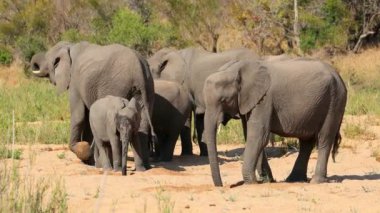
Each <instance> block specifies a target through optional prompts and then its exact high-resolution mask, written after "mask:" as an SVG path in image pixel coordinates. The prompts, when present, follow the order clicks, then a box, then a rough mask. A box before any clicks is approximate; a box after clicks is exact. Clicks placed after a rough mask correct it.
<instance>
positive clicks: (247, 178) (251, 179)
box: [243, 175, 259, 184]
mask: <svg viewBox="0 0 380 213" xmlns="http://www.w3.org/2000/svg"><path fill="white" fill-rule="evenodd" d="M243 180H244V184H258V183H259V182H257V179H256V175H253V176H244V175H243Z"/></svg>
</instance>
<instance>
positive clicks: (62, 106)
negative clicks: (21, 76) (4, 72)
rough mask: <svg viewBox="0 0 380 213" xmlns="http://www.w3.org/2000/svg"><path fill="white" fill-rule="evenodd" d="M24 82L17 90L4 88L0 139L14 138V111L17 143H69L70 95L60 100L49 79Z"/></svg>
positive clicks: (60, 97) (1, 92)
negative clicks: (13, 113) (10, 134)
mask: <svg viewBox="0 0 380 213" xmlns="http://www.w3.org/2000/svg"><path fill="white" fill-rule="evenodd" d="M23 82H24V83H23V84H21V85H19V86H17V87H5V86H4V87H0V100H2V101H0V116H1V117H0V137H1V138H2V139H4V138H6V139H7V138H9V137H10V136H9V132H10V130H11V129H12V112H13V111H14V112H15V122H16V125H15V126H16V128H15V129H16V142H17V143H29V142H31V141H36V140H37V142H39V143H54V144H60V143H67V141H68V137H69V134H68V133H69V118H70V113H69V109H68V100H67V98H68V97H67V93H65V94H62V95H59V96H58V95H57V93H56V91H55V88H54V87H53V86H52V85H51V84H50V83H49V82H48V81H47V80H46V79H33V80H27V81H23ZM37 133H38V134H37ZM36 134H37V138H36Z"/></svg>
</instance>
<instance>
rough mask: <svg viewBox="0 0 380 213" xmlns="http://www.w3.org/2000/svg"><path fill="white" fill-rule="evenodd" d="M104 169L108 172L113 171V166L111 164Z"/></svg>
mask: <svg viewBox="0 0 380 213" xmlns="http://www.w3.org/2000/svg"><path fill="white" fill-rule="evenodd" d="M103 171H107V172H109V171H112V167H111V166H104V167H103Z"/></svg>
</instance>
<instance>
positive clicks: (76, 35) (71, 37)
mask: <svg viewBox="0 0 380 213" xmlns="http://www.w3.org/2000/svg"><path fill="white" fill-rule="evenodd" d="M61 40H62V41H69V42H73V43H75V42H80V41H83V40H88V38H87V36H85V35H83V34H82V33H80V32H79V30H78V29H75V28H71V29H68V30H66V31H65V32H64V33H62V35H61Z"/></svg>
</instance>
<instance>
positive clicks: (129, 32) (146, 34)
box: [107, 9, 176, 55]
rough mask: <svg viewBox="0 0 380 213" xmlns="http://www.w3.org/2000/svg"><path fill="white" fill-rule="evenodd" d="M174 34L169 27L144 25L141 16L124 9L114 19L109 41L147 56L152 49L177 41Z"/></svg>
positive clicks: (151, 24)
mask: <svg viewBox="0 0 380 213" xmlns="http://www.w3.org/2000/svg"><path fill="white" fill-rule="evenodd" d="M173 32H174V30H172V29H170V26H169V25H163V24H158V23H154V22H150V23H144V22H143V20H142V18H141V16H140V15H139V14H137V13H135V12H133V11H130V10H128V9H122V10H119V11H117V12H116V14H115V15H114V16H113V18H112V27H111V31H110V32H109V36H108V39H107V40H108V41H109V42H111V43H120V44H123V45H126V46H129V47H131V48H133V49H136V50H137V51H140V52H141V53H143V54H145V55H147V54H149V53H151V50H152V49H159V48H162V47H164V46H167V45H168V44H169V43H171V42H172V41H173V40H176V39H175V36H176V35H175V34H174V33H173Z"/></svg>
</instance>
